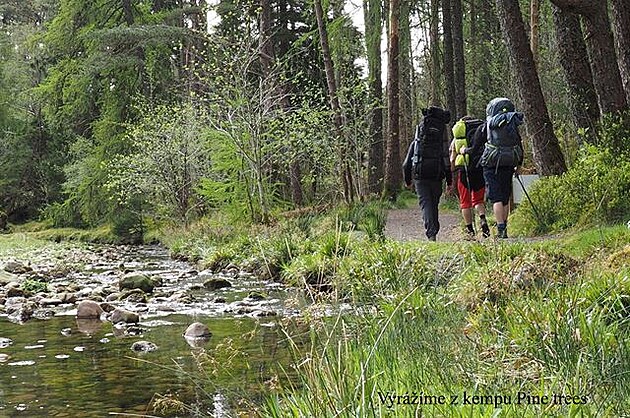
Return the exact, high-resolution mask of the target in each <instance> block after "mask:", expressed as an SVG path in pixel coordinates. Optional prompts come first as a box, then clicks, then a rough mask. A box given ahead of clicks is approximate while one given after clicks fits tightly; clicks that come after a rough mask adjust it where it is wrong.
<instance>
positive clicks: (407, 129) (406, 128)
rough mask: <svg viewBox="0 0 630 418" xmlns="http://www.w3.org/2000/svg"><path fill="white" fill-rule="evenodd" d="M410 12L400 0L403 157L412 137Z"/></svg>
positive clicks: (408, 4) (407, 4) (408, 5)
mask: <svg viewBox="0 0 630 418" xmlns="http://www.w3.org/2000/svg"><path fill="white" fill-rule="evenodd" d="M410 12H411V0H402V3H401V11H400V19H399V21H400V48H399V52H400V53H399V55H398V66H399V68H400V77H399V82H398V86H399V87H398V89H399V90H398V91H399V94H398V95H399V100H400V109H399V111H400V118H399V130H398V132H399V138H400V143H399V149H400V155H401V156H402V155H405V153H406V152H407V146H408V145H409V141H410V140H411V138H412V137H413V132H414V130H413V126H412V125H413V115H412V113H411V107H412V105H411V97H412V90H411V72H412V71H413V66H412V62H411V28H410V25H409V15H410Z"/></svg>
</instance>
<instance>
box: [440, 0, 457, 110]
mask: <svg viewBox="0 0 630 418" xmlns="http://www.w3.org/2000/svg"><path fill="white" fill-rule="evenodd" d="M442 26H443V27H444V82H445V84H446V107H448V109H449V110H450V111H451V112H455V110H456V109H457V105H456V104H455V72H454V71H455V70H454V68H453V23H452V18H451V0H442Z"/></svg>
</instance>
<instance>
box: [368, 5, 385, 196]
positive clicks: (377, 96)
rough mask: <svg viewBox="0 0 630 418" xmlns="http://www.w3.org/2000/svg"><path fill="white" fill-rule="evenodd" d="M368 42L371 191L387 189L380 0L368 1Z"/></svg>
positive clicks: (369, 170)
mask: <svg viewBox="0 0 630 418" xmlns="http://www.w3.org/2000/svg"><path fill="white" fill-rule="evenodd" d="M363 10H364V21H365V44H366V50H367V61H368V84H369V91H370V102H371V110H370V113H371V114H370V138H371V141H370V151H369V157H368V190H369V192H370V193H372V194H380V193H381V192H382V191H383V165H384V149H385V147H384V146H383V85H382V84H383V83H382V81H381V33H382V31H383V20H382V19H383V11H382V5H381V1H380V0H364V2H363Z"/></svg>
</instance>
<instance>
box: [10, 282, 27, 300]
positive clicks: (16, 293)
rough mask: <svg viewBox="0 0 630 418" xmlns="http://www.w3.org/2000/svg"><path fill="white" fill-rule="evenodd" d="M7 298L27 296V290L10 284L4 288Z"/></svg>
mask: <svg viewBox="0 0 630 418" xmlns="http://www.w3.org/2000/svg"><path fill="white" fill-rule="evenodd" d="M6 291H7V297H8V298H15V297H21V296H28V295H27V292H26V291H24V290H23V289H20V288H19V287H17V286H13V285H10V286H8V287H7V289H6Z"/></svg>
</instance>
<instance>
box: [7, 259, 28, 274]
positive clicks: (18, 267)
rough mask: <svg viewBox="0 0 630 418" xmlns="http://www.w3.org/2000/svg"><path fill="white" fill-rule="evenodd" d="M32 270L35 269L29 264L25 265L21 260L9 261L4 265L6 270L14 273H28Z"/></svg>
mask: <svg viewBox="0 0 630 418" xmlns="http://www.w3.org/2000/svg"><path fill="white" fill-rule="evenodd" d="M32 270H33V269H32V268H30V267H29V266H25V265H24V264H22V263H20V262H19V261H9V262H7V263H6V264H5V265H4V271H7V272H9V273H13V274H23V273H28V272H29V271H32Z"/></svg>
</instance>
